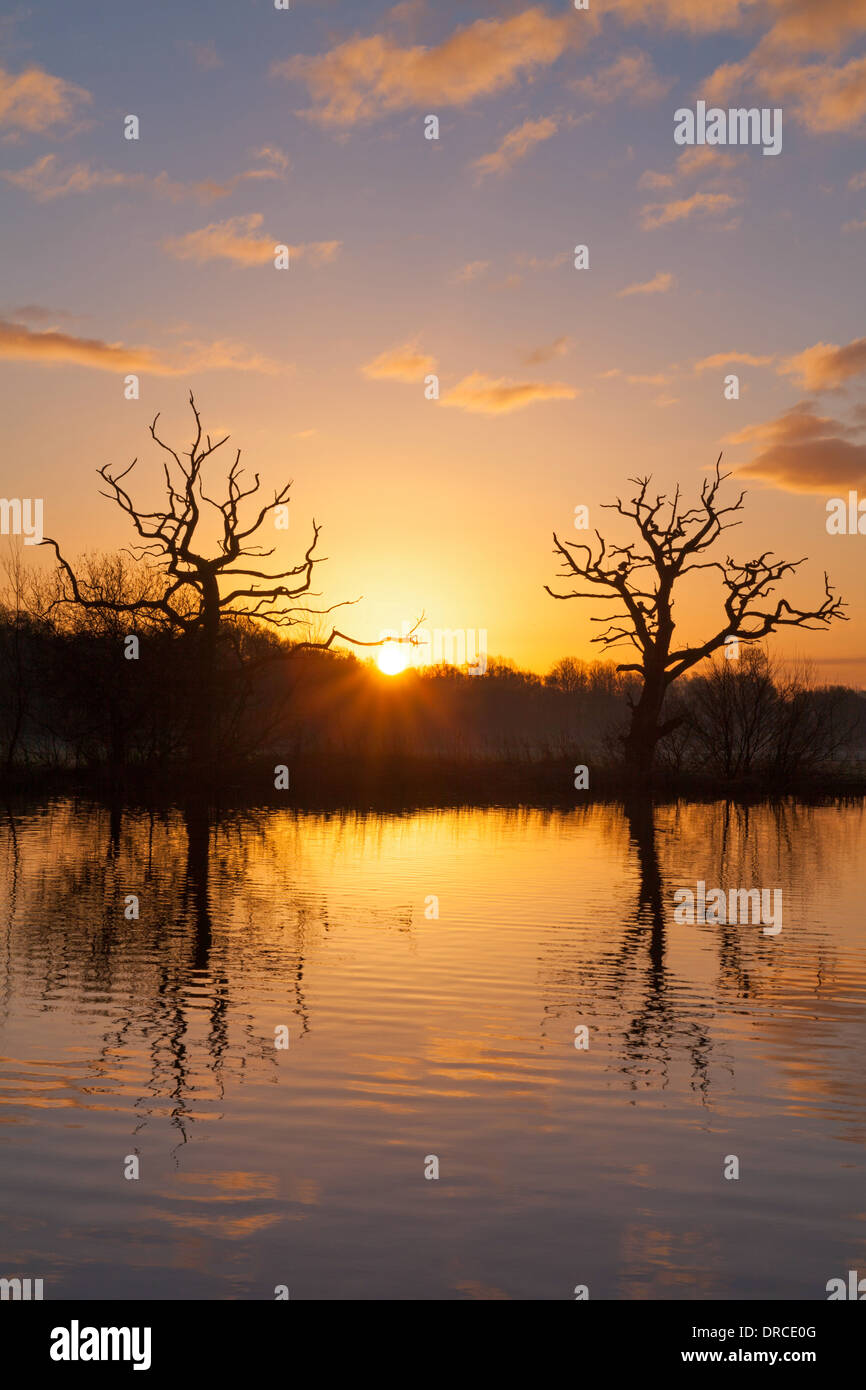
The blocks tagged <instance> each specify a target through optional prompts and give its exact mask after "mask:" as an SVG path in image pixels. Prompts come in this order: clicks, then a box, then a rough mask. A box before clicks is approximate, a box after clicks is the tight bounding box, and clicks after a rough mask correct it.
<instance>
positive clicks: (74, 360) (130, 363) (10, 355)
mask: <svg viewBox="0 0 866 1390" xmlns="http://www.w3.org/2000/svg"><path fill="white" fill-rule="evenodd" d="M0 358H6V359H7V360H14V361H20V362H39V363H42V364H46V365H48V364H59V363H67V364H71V365H75V366H79V367H94V368H96V369H97V370H99V371H105V372H117V373H123V374H125V373H127V372H144V371H146V372H150V373H152V374H153V375H155V376H177V375H180V374H181V373H184V372H189V371H207V370H213V369H215V368H223V367H229V368H232V369H234V370H240V371H258V372H279V371H283V370H285V367H284V364H281V363H277V362H273V361H270V360H269V359H268V358H265V357H262V356H259V355H256V354H250V353H248V352H247V350H246V349H245V348H244V347H242V346H241V345H240V344H237V343H234V342H232V341H231V340H229V339H223V340H219V341H217V342H213V343H202V342H200V341H196V340H194V341H190V342H186V343H183V344H181V351H180V353H179V354H176V355H175V357H174V358H171V357H165V356H163V355H161V354H160V353H158V352H155V351H154V350H153V349H152V348H147V347H127V346H125V345H124V344H123V343H107V342H105V341H104V340H103V339H101V338H80V337H77V336H74V335H73V334H70V333H59V332H57V331H56V330H55V329H49V330H45V331H41V332H38V333H35V332H33V331H32V330H31V329H29V328H26V327H24V326H23V325H22V324H20V323H12V322H10V321H9V320H7V319H0Z"/></svg>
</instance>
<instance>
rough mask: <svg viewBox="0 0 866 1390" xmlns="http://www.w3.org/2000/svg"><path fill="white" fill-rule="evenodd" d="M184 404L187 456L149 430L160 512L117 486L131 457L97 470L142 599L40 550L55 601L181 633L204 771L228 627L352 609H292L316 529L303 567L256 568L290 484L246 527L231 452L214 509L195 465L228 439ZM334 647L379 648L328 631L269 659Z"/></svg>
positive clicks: (283, 623) (281, 624) (193, 749)
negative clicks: (122, 531) (142, 582)
mask: <svg viewBox="0 0 866 1390" xmlns="http://www.w3.org/2000/svg"><path fill="white" fill-rule="evenodd" d="M189 403H190V408H191V409H192V413H193V416H194V418H195V437H194V439H193V441H192V445H191V447H190V448H189V449H188V450H187V451H185V452H184V453H182V454H180V453H178V452H177V451H176V450H175V449H173V448H171V446H170V445H168V444H166V443H165V442H164V440H162V439H161V438H160V437H159V435H158V434H157V431H156V426H157V421H158V420H159V415H157V416H156V418H155V419H154V421H153V423H152V425H151V426H150V433H151V435H152V436H153V439H154V441H155V443H156V444H157V445H158V446H159V448H160V449H161V450H162V451H163V454H164V455H165V457H163V459H162V466H163V475H164V484H165V494H166V502H165V504H164V505H163V507H162V509H161V510H157V511H153V512H146V511H143V510H142V509H141V508H140V507H139V506H138V505H136V503H135V502H134V501H133V499H132V496H131V495H130V493H129V492H128V491H127V489H126V487H125V486H124V485H123V484H124V479H125V478H127V477H128V475H129V474H130V473H131V472H132V469H133V468H134V467H135V465H136V463H137V462H138V460H137V458H136V459H133V461H132V463H131V464H130V465H129V467H128V468H126V469H124V470H123V472H121V473H112V472H111V471H110V469H109V467H107V466H103V467H102V468H99V469H98V470H97V472H98V473H99V476H100V477H101V478H102V479H103V481H104V482H105V483H107V485H108V488H109V489H110V490H109V491H107V492H102V496H103V497H108V498H109V499H110V500H112V501H114V502H116V503H117V505H118V506H119V507H120V508H121V510H122V511H124V512H126V514H127V516H128V517H129V518H130V520H131V521H132V524H133V526H134V528H135V531H136V533H137V535H138V537H139V541H138V542H137V543H136V544H135V545H133V546H131V547H130V553H131V554H132V555H133V557H134V558H135V559H136V560H137V561H141V562H143V563H144V564H146V566H147V570H148V581H149V582H148V584H147V586H146V588H145V589H144V590H142V591H140V592H138V593H136V594H135V595H134V596H132V597H122V598H121V597H116V598H108V597H107V596H106V594H105V592H104V591H101V590H97V589H96V588H95V587H94V586H93V585H92V584H91V583H89V582H88V580H87V578H86V577H80V576H78V575H76V573H75V571H74V570H73V568H72V566H71V565H70V564H69V562H68V561H67V560H66V559H65V558H64V556H63V555H62V553H61V550H60V546H59V545H58V543H57V541H56V540H53V539H50V538H46V540H45V541H44V542H43V543H44V544H45V545H50V546H53V548H54V552H55V555H56V556H57V560H58V563H59V565H60V571H61V577H62V578H63V579H64V580H65V585H66V587H65V589H64V591H63V595H62V597H61V598H60V599H59V600H58V601H59V602H61V603H74V604H77V605H79V606H80V607H82V608H85V609H87V608H94V609H101V610H103V611H105V610H108V611H110V612H112V613H115V614H128V615H129V616H130V618H131V619H132V620H133V621H134V620H135V619H136V618H137V619H139V620H141V619H146V620H148V621H149V622H151V623H153V622H155V623H157V624H158V625H160V626H167V627H168V628H170V629H172V630H174V631H176V632H178V633H180V634H182V635H183V636H184V638H185V639H186V640H187V641H188V642H189V643H190V644H191V647H192V650H193V653H194V662H193V668H194V671H195V676H196V680H195V685H196V696H195V709H194V710H192V711H191V719H190V756H191V761H192V763H193V765H194V766H196V767H198V768H203V769H206V768H209V767H210V765H211V759H212V756H213V752H214V728H215V723H214V716H215V711H214V704H215V696H216V674H217V659H218V648H219V640H220V633H221V629H222V628H224V626H225V625H226V624H227V623H235V624H237V623H240V622H243V621H246V622H248V623H251V624H253V625H255V624H258V623H262V624H266V625H267V626H268V627H269V628H272V629H273V628H277V629H283V630H285V629H290V628H293V627H295V626H297V625H301V626H303V627H307V626H308V625H309V624H310V623H311V622H315V620H316V619H318V618H321V617H323V616H324V615H327V614H330V613H332V612H334V611H335V610H336V609H338V608H342V607H345V606H346V603H357V602H358V601H359V600H358V599H352V600H346V601H345V602H344V603H335V604H332V605H331V606H330V607H328V608H314V607H309V606H308V605H307V604H306V603H305V602H298V600H305V599H307V598H313V597H319V595H315V594H313V593H312V589H311V585H312V577H313V568H314V566H315V565H317V564H320V563H321V562H322V559H323V558H325V557H321V556H317V555H316V554H315V551H316V546H317V544H318V540H319V534H320V531H321V527H320V526H319V525H318V524H317V523H316V522H315V521H313V527H312V538H311V540H310V543H309V545H308V546H307V549H306V551H305V552H304V556H303V559H301V560H299V562H298V563H297V564H295V565H293V566H291V567H290V568H289V569H283V570H279V569H278V570H277V571H276V573H268V572H267V571H266V570H265V569H263V568H261V567H260V562H261V561H264V560H267V558H268V557H269V556H271V555H273V553H274V550H275V548H276V547H274V546H272V547H271V548H270V549H262V548H261V546H260V545H258V544H254V543H253V538H254V537H255V536H256V535H257V534H259V533H260V532H261V528H262V527H263V525H264V524H265V522H266V521H267V519H268V517H269V516H271V515H274V516H275V514H276V512H277V509H278V508H281V507H285V506H286V505H287V503H288V498H289V492H290V489H291V486H292V484H291V482H289V483H286V484H285V485H284V486H283V487H281V488H280V489H279V490H278V491H276V492H275V493H274V496H273V500H271V501H265V502H263V501H262V500H261V498H258V499H257V500H256V502H255V503H253V504H251V506H252V510H251V512H250V514H249V515H248V517H247V519H246V520H243V519H242V517H241V511H242V509H243V504H244V503H246V502H247V501H248V499H250V498H252V497H254V496H255V495H256V494H257V493H258V492H259V487H260V480H259V474H258V473H254V474H253V476H252V482H251V483H249V484H248V485H247V482H246V479H245V475H244V470H243V469H242V468H241V466H240V458H241V451H240V449H238V450H237V451H236V453H235V458H234V461H233V463H232V464H231V467H230V469H229V472H228V477H227V480H226V495H225V496H224V499H223V500H222V501H218V500H215V499H214V498H213V497H211V496H209V495H208V494H207V493H206V492H205V490H204V486H203V478H202V466H203V464H204V463H205V461H206V460H207V459H208V458H209V457H210V456H211V454H213V453H215V452H216V450H217V449H220V448H221V447H222V446H223V445H224V444H225V443H226V442H227V440H228V438H229V436H228V435H225V436H224V437H223V438H222V439H217V440H212V439H211V437H210V435H208V434H203V431H202V424H201V418H200V415H199V412H198V410H197V408H196V404H195V399H194V397H193V394H192V392H190V397H189ZM208 522H212V523H214V531H215V535H211V536H210V537H208V536H207V534H206V532H207V525H208ZM251 561H252V562H253V563H250V562H251ZM419 621H421V620H419ZM413 631H414V629H413ZM337 639H342V640H343V641H346V642H350V643H354V644H355V645H358V646H369V647H374V646H379V645H381V643H379V642H359V640H358V639H357V638H354V637H349V636H348V635H347V634H346V633H344V632H341V631H340V630H339V629H338V628H336V627H332V628H331V632H330V634H329V635H328V636H326V637H324V636H323V637H321V638H319V639H312V638H310V639H305V640H301V641H297V642H292V643H291V644H280V645H279V647H277V648H276V654H277V655H279V656H281V657H285V656H291V655H293V654H294V653H296V652H297V651H299V650H302V649H308V648H317V649H320V650H326V649H327V648H329V647H331V646H332V645H333V643H334V642H335V641H337Z"/></svg>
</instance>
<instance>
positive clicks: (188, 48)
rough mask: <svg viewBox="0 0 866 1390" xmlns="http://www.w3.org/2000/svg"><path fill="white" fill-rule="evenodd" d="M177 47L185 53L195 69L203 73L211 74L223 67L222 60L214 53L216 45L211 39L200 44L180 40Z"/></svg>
mask: <svg viewBox="0 0 866 1390" xmlns="http://www.w3.org/2000/svg"><path fill="white" fill-rule="evenodd" d="M177 46H178V48H180V49H183V50H184V51H185V52H187V53H188V54H189V55H190V57H191V58H192V60H193V62H194V63H195V65H196V67H197V68H201V69H202V71H203V72H213V71H214V69H216V68H221V67H223V66H224V64H223V60H222V58H221V57H220V56H219V54H218V53H217V51H216V44H215V43H214V41H213V39H205V40H204V41H203V42H202V43H194V42H193V41H192V40H191V39H180V40H179V41H178V45H177Z"/></svg>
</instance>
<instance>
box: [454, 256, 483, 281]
mask: <svg viewBox="0 0 866 1390" xmlns="http://www.w3.org/2000/svg"><path fill="white" fill-rule="evenodd" d="M489 269H490V262H489V261H469V262H468V263H467V264H466V265H464V266H462V267H461V269H460V270H457V271H455V273H454V274H453V275H452V277H451V278H452V280H453V281H454V282H455V283H456V284H469V283H470V282H471V281H472V280H477V279H478V278H479V276H481V275H483V274H484V272H485V271H486V270H489Z"/></svg>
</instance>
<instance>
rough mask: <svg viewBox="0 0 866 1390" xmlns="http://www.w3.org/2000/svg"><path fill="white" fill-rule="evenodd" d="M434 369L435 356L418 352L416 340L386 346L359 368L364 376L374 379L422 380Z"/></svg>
mask: <svg viewBox="0 0 866 1390" xmlns="http://www.w3.org/2000/svg"><path fill="white" fill-rule="evenodd" d="M435 370H436V358H435V357H431V356H429V354H427V353H423V352H419V350H418V344H417V341H413V342H410V343H404V344H403V346H402V347H396V348H388V349H387V350H386V351H385V352H380V353H379V356H378V357H374V358H373V361H372V362H367V363H365V364H364V366H363V367H362V368H361V371H362V372H363V373H364V375H365V376H368V377H371V378H372V379H373V380H375V381H385V380H387V381H423V380H424V378H425V376H428V375H429V374H430V373H431V372H435Z"/></svg>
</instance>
